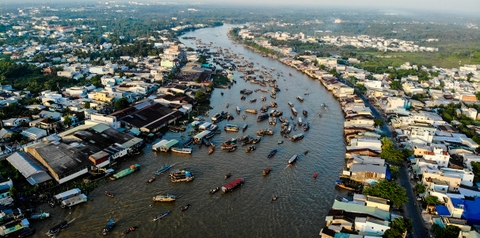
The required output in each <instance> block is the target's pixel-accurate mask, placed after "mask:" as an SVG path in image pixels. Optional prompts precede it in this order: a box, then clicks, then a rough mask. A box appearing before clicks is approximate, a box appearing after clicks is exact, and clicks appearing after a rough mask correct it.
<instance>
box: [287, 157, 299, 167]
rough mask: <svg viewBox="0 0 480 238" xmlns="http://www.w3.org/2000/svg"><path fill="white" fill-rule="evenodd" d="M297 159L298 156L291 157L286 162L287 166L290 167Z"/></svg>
mask: <svg viewBox="0 0 480 238" xmlns="http://www.w3.org/2000/svg"><path fill="white" fill-rule="evenodd" d="M297 159H298V155H293V156H292V158H290V159H289V160H288V164H289V165H292V164H293V163H295V162H296V161H297Z"/></svg>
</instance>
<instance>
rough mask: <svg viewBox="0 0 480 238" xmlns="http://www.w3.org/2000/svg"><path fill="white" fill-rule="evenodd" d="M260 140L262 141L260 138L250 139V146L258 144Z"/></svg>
mask: <svg viewBox="0 0 480 238" xmlns="http://www.w3.org/2000/svg"><path fill="white" fill-rule="evenodd" d="M261 140H262V137H260V136H257V138H255V139H252V144H258V143H260V141H261Z"/></svg>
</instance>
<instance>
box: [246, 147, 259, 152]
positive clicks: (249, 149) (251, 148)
mask: <svg viewBox="0 0 480 238" xmlns="http://www.w3.org/2000/svg"><path fill="white" fill-rule="evenodd" d="M256 149H257V147H255V146H254V145H252V146H249V147H247V148H246V149H245V152H247V153H248V152H250V151H254V150H256Z"/></svg>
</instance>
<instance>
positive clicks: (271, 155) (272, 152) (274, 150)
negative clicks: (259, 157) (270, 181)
mask: <svg viewBox="0 0 480 238" xmlns="http://www.w3.org/2000/svg"><path fill="white" fill-rule="evenodd" d="M276 153H277V149H273V150H272V151H270V153H269V154H268V155H267V157H268V158H272V157H273V156H274V155H275V154H276Z"/></svg>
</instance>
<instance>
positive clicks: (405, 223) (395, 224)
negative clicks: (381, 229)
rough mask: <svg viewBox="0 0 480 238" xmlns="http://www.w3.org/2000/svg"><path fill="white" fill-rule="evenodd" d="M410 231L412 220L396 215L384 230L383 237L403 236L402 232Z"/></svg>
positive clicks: (396, 237)
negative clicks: (388, 227)
mask: <svg viewBox="0 0 480 238" xmlns="http://www.w3.org/2000/svg"><path fill="white" fill-rule="evenodd" d="M412 231H413V226H412V220H410V219H406V218H403V217H398V218H395V220H393V221H392V224H391V226H390V229H388V230H386V231H385V233H384V234H383V237H384V238H398V237H403V234H404V233H405V232H412Z"/></svg>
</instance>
